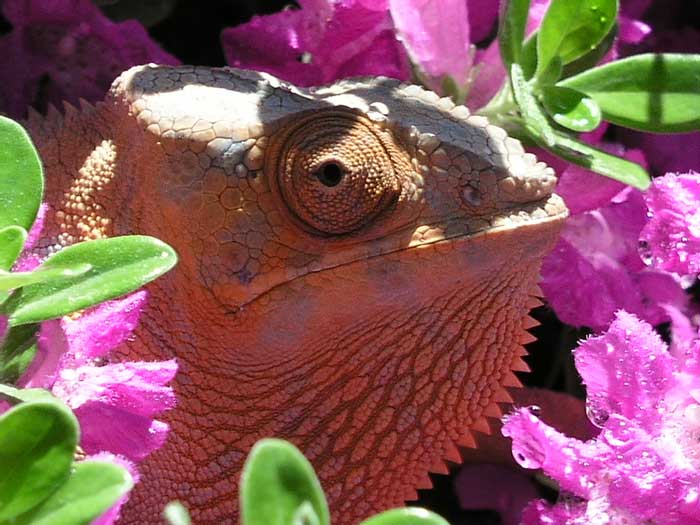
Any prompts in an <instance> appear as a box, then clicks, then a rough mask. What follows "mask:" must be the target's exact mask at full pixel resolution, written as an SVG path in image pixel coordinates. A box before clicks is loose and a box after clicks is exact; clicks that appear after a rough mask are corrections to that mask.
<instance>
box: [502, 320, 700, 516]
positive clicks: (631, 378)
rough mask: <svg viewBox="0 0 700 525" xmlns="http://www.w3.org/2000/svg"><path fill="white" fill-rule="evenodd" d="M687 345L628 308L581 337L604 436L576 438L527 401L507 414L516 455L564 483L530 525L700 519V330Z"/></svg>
mask: <svg viewBox="0 0 700 525" xmlns="http://www.w3.org/2000/svg"><path fill="white" fill-rule="evenodd" d="M679 343H681V344H679V345H678V346H679V347H681V348H682V349H683V350H682V351H681V352H678V353H677V354H676V355H672V354H671V353H670V352H669V351H668V347H667V345H666V344H665V343H664V342H663V341H662V340H661V338H660V337H659V335H658V334H657V333H656V332H655V331H654V330H653V328H652V327H651V326H650V325H649V324H648V323H645V322H643V321H640V320H639V319H638V318H637V317H635V316H634V315H632V314H629V313H626V312H618V313H617V314H616V315H615V319H614V321H613V322H612V324H611V325H610V329H609V330H608V331H607V332H606V333H605V334H604V335H601V336H597V337H591V338H589V339H587V340H586V341H584V342H583V343H581V345H580V346H579V348H578V349H577V350H576V352H575V358H576V367H577V369H578V371H579V373H580V374H581V377H582V378H583V381H584V383H585V384H586V387H587V391H588V401H587V405H588V413H589V417H590V419H591V421H592V422H593V423H595V424H596V425H597V426H599V427H600V429H601V430H600V434H599V436H598V437H597V438H595V439H592V440H589V441H579V440H577V439H573V438H569V437H566V436H565V435H564V434H562V433H560V432H559V431H557V430H555V429H554V428H552V427H550V426H548V425H546V424H545V423H543V422H542V421H541V420H540V419H539V418H538V417H537V416H535V415H534V414H533V413H531V412H530V410H528V409H527V408H522V409H519V410H517V411H515V412H514V413H512V414H511V415H509V416H507V418H506V420H505V423H504V426H503V434H504V435H506V436H509V437H511V438H512V440H513V455H514V457H515V458H516V460H517V461H518V462H519V463H520V464H521V465H522V466H523V467H525V468H532V469H535V468H541V469H542V470H543V471H544V472H545V473H546V474H547V475H548V476H550V477H552V478H554V479H555V480H556V481H557V482H558V483H559V486H560V489H561V491H562V495H561V496H560V499H561V502H560V503H559V504H557V505H553V506H552V505H549V504H547V503H546V502H544V501H534V502H532V503H530V505H529V506H528V507H527V508H526V509H525V511H524V512H523V515H522V523H523V524H524V525H530V524H538V523H548V524H552V525H555V524H570V525H575V524H581V525H583V524H601V525H603V524H608V523H610V524H630V525H631V524H635V523H648V524H649V525H657V524H658V525H661V524H664V525H681V524H683V525H690V524H693V523H700V449H699V448H698V437H699V436H700V374H699V372H700V338H698V337H697V334H696V337H695V338H694V339H690V340H685V341H682V342H681V341H679ZM650 502H653V505H650Z"/></svg>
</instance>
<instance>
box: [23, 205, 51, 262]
mask: <svg viewBox="0 0 700 525" xmlns="http://www.w3.org/2000/svg"><path fill="white" fill-rule="evenodd" d="M48 207H49V205H48V204H46V203H45V202H44V203H42V204H41V206H39V210H38V211H37V213H36V219H34V224H32V227H31V228H30V230H29V234H28V235H27V240H26V241H25V242H24V251H29V250H31V249H32V248H34V245H35V244H36V242H37V241H38V240H39V237H40V236H41V230H42V229H43V228H44V220H45V219H46V212H47V210H48Z"/></svg>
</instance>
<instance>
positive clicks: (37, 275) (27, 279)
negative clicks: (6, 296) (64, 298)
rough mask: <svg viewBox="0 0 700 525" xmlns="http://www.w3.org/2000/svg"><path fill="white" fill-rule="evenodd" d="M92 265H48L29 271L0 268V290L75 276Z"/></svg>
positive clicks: (86, 270)
mask: <svg viewBox="0 0 700 525" xmlns="http://www.w3.org/2000/svg"><path fill="white" fill-rule="evenodd" d="M91 269H92V266H90V265H89V264H86V263H78V264H75V265H74V266H59V267H55V268H52V267H49V268H46V267H44V266H40V267H38V268H36V269H35V270H32V271H31V272H5V271H2V270H0V291H5V290H14V289H16V288H21V287H22V286H28V285H30V284H36V283H43V282H46V281H55V280H60V279H67V278H69V277H76V276H78V275H83V274H84V273H87V272H89V271H90V270H91Z"/></svg>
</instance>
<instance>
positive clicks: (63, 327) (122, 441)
mask: <svg viewBox="0 0 700 525" xmlns="http://www.w3.org/2000/svg"><path fill="white" fill-rule="evenodd" d="M145 300H146V292H137V293H134V294H132V295H130V296H128V297H126V298H124V299H120V300H116V301H110V302H108V303H104V304H102V305H100V306H98V307H96V308H95V309H93V310H92V311H91V312H89V313H85V314H83V315H82V316H80V317H79V318H78V319H76V320H71V319H70V318H63V319H62V320H54V321H46V322H44V323H42V326H41V331H40V335H39V352H38V353H37V356H36V358H35V359H34V361H33V362H32V364H31V365H30V367H29V369H27V371H26V372H25V374H24V375H23V376H22V377H21V378H20V380H19V381H18V385H19V386H22V387H27V388H30V387H33V388H46V389H49V390H51V391H52V392H53V393H54V394H55V395H56V396H57V397H59V398H60V399H62V400H63V401H64V402H65V403H66V404H68V406H70V407H71V408H72V409H73V411H74V412H75V415H76V417H77V418H78V421H79V422H80V428H81V441H80V445H81V447H82V448H83V450H85V452H87V453H88V454H96V453H98V452H103V451H107V452H111V453H113V454H119V455H122V456H124V457H126V458H128V459H130V460H132V461H136V462H138V461H141V460H142V459H144V458H145V457H146V456H147V455H148V454H149V453H151V452H152V451H153V450H155V449H157V448H159V447H160V446H161V445H162V444H163V442H164V441H165V438H166V436H167V433H168V425H167V424H166V423H163V422H162V421H158V420H156V419H154V416H155V415H156V414H158V413H160V412H162V411H164V410H167V409H169V408H172V407H173V406H174V405H175V394H174V392H173V391H172V388H170V387H168V386H166V385H167V383H168V382H169V381H170V380H172V378H173V377H174V376H175V373H176V372H177V364H176V363H175V361H174V360H171V361H162V362H150V363H149V362H126V363H113V364H104V365H100V364H99V363H98V361H99V360H102V359H104V358H105V357H107V356H108V354H109V353H110V352H111V351H112V350H114V349H115V348H116V347H117V346H118V345H119V344H121V343H122V342H123V341H124V340H125V339H126V338H127V337H128V336H129V335H131V333H132V331H133V330H134V328H135V326H136V322H137V320H138V316H139V314H140V312H141V309H142V308H143V306H144V303H145Z"/></svg>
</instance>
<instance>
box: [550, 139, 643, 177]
mask: <svg viewBox="0 0 700 525" xmlns="http://www.w3.org/2000/svg"><path fill="white" fill-rule="evenodd" d="M555 133H556V143H555V144H554V146H548V145H546V144H544V143H542V142H541V141H540V145H541V146H542V147H544V148H546V149H548V150H550V151H551V152H552V153H554V154H555V155H557V156H559V157H562V158H563V159H566V160H568V161H569V162H573V163H574V164H578V165H579V166H583V167H584V168H588V169H589V170H592V171H595V172H596V173H600V174H601V175H605V176H606V177H610V178H611V179H615V180H619V181H620V182H624V183H625V184H629V185H630V186H634V187H635V188H639V189H640V190H646V189H647V188H648V187H649V185H650V184H651V179H650V177H649V174H648V173H647V172H646V170H645V169H644V168H643V167H642V166H640V165H639V164H637V163H635V162H630V161H629V160H625V159H621V158H620V157H616V156H615V155H610V154H609V153H606V152H604V151H601V150H599V149H597V148H594V147H592V146H589V145H588V144H584V143H583V142H580V141H578V140H576V139H573V138H571V137H569V136H567V135H565V134H563V133H559V132H555Z"/></svg>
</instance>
